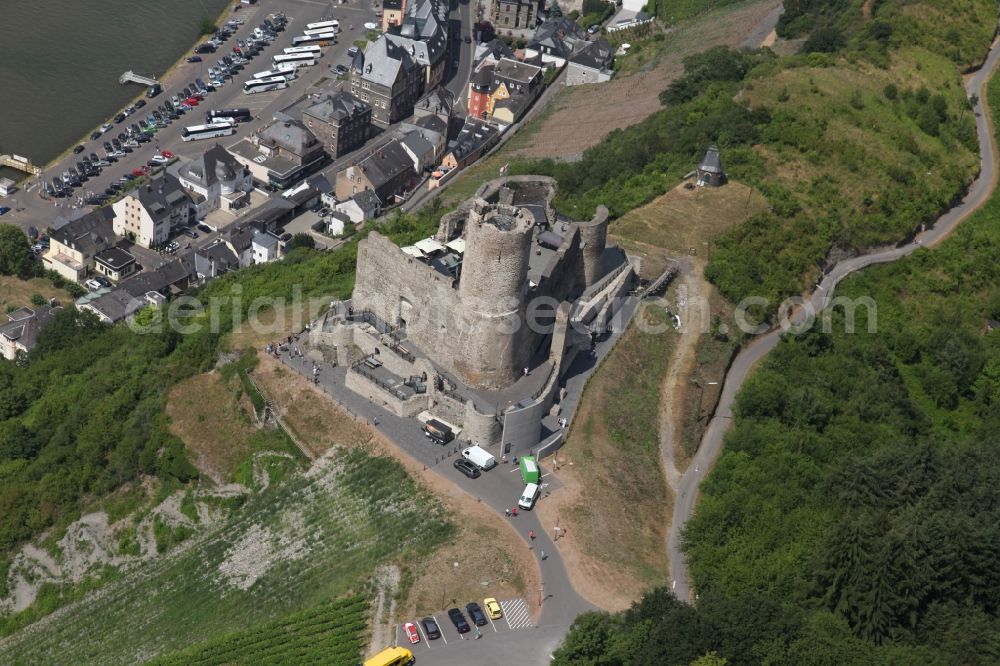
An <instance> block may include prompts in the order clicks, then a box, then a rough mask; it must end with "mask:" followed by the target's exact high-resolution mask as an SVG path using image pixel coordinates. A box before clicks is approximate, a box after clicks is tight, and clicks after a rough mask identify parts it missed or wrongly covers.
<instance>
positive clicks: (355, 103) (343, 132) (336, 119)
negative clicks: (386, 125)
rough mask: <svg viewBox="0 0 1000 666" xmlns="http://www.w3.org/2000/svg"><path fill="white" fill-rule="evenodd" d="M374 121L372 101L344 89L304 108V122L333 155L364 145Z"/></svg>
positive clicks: (331, 155) (337, 155)
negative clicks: (359, 97) (365, 100)
mask: <svg viewBox="0 0 1000 666" xmlns="http://www.w3.org/2000/svg"><path fill="white" fill-rule="evenodd" d="M371 121H372V107H371V105H370V104H368V103H367V102H364V101H362V100H360V99H358V98H357V97H355V96H354V95H352V94H351V93H349V92H344V91H338V92H335V93H333V94H328V95H326V96H325V97H323V98H321V99H320V100H319V101H317V102H315V103H314V104H311V105H310V106H307V107H306V108H304V109H303V110H302V122H303V123H305V125H306V127H308V128H309V130H310V131H311V132H312V133H313V134H315V135H316V138H317V139H319V140H320V141H321V142H323V147H324V148H325V149H326V152H327V154H329V155H330V157H333V158H337V157H340V156H341V155H343V154H344V153H349V152H351V151H352V150H356V149H357V148H360V147H361V146H363V145H364V143H365V141H367V140H368V129H369V126H370V125H371Z"/></svg>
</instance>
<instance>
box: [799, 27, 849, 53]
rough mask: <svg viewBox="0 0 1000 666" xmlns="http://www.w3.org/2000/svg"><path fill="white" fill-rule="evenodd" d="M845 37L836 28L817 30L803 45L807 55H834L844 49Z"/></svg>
mask: <svg viewBox="0 0 1000 666" xmlns="http://www.w3.org/2000/svg"><path fill="white" fill-rule="evenodd" d="M844 44H845V40H844V35H843V34H842V33H841V32H840V31H839V30H837V29H836V28H834V27H831V26H825V27H822V28H817V29H816V31H815V32H813V33H812V34H811V35H809V39H807V40H806V42H805V44H803V45H802V50H803V51H804V52H805V53H834V52H836V51H839V50H840V49H842V48H843V47H844Z"/></svg>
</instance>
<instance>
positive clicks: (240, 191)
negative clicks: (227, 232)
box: [177, 144, 253, 220]
mask: <svg viewBox="0 0 1000 666" xmlns="http://www.w3.org/2000/svg"><path fill="white" fill-rule="evenodd" d="M177 180H178V181H179V182H180V184H181V187H183V188H184V189H185V190H187V191H188V195H189V196H190V198H191V200H192V201H193V202H194V208H195V216H196V217H197V219H199V220H200V219H204V218H205V216H206V215H208V214H209V213H211V212H212V211H215V210H219V209H222V210H224V211H229V212H234V211H236V210H238V209H240V208H242V207H244V206H246V205H247V204H248V203H249V201H250V194H249V193H250V191H251V190H253V176H252V175H251V173H250V169H248V168H247V167H246V166H244V165H243V164H241V163H240V162H239V161H238V160H237V159H236V158H235V157H233V156H232V155H230V154H229V152H228V151H226V149H225V148H223V147H222V146H220V145H219V144H215V145H214V146H212V147H211V148H209V149H208V150H206V151H205V152H204V153H202V155H201V157H199V158H198V159H194V160H191V161H190V162H188V163H187V164H185V165H184V166H182V167H181V168H180V169H179V170H178V172H177Z"/></svg>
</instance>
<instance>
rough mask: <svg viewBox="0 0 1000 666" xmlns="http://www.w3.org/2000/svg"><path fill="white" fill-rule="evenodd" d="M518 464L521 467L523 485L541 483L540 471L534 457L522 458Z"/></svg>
mask: <svg viewBox="0 0 1000 666" xmlns="http://www.w3.org/2000/svg"><path fill="white" fill-rule="evenodd" d="M518 464H519V465H520V467H521V481H524V483H526V484H527V483H541V477H542V474H541V471H540V470H539V469H538V463H537V462H536V461H535V458H534V456H522V457H521V458H520V459H519V461H518Z"/></svg>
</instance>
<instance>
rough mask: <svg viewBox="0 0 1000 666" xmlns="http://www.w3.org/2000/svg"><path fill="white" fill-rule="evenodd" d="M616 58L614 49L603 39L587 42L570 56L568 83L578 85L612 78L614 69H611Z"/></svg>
mask: <svg viewBox="0 0 1000 666" xmlns="http://www.w3.org/2000/svg"><path fill="white" fill-rule="evenodd" d="M614 59H615V52H614V49H613V48H612V46H611V45H610V44H608V43H607V42H606V41H604V40H603V39H598V40H595V41H593V42H588V43H586V44H585V45H584V46H583V47H582V48H579V49H577V51H576V52H575V53H574V54H573V55H572V56H570V58H569V67H567V68H566V85H568V86H578V85H582V84H585V83H604V82H605V81H609V80H611V77H612V76H614V71H613V70H612V69H611V64H612V63H613V62H614Z"/></svg>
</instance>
